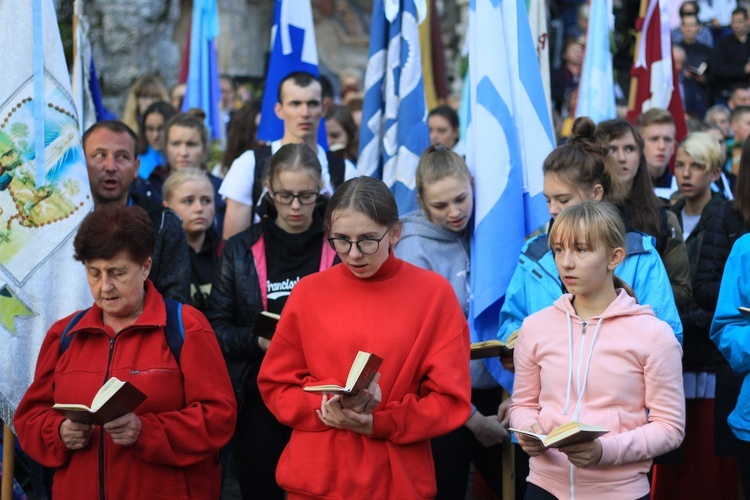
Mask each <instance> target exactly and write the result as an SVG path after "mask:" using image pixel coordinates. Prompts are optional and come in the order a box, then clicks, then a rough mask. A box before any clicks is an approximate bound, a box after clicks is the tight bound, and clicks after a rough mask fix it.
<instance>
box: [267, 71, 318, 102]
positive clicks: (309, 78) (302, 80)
mask: <svg viewBox="0 0 750 500" xmlns="http://www.w3.org/2000/svg"><path fill="white" fill-rule="evenodd" d="M289 80H292V81H293V82H294V84H295V85H297V86H299V87H307V86H308V85H310V84H312V83H313V82H318V83H320V80H319V79H318V77H316V76H315V75H313V74H312V73H308V72H306V71H295V72H293V73H289V74H288V75H286V76H285V77H284V79H283V80H281V82H279V88H278V89H276V100H277V101H278V102H280V103H281V104H284V101H282V100H281V89H282V88H283V87H284V84H285V83H286V82H287V81H289ZM322 93H323V88H322V86H321V96H320V97H321V99H322V98H323V95H322Z"/></svg>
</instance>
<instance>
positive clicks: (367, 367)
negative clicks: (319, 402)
mask: <svg viewBox="0 0 750 500" xmlns="http://www.w3.org/2000/svg"><path fill="white" fill-rule="evenodd" d="M382 362H383V358H381V357H380V356H378V355H376V354H372V353H369V352H363V351H359V352H358V353H357V356H356V357H355V358H354V363H352V367H351V369H350V370H349V376H348V377H346V385H345V386H344V387H341V386H340V385H308V386H305V387H304V388H303V389H304V390H305V391H307V392H325V393H326V394H357V393H358V392H359V391H361V390H362V389H367V386H368V385H370V382H371V381H372V378H373V377H374V376H375V374H376V373H377V372H378V368H380V364H381V363H382Z"/></svg>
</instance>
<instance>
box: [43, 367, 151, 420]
mask: <svg viewBox="0 0 750 500" xmlns="http://www.w3.org/2000/svg"><path fill="white" fill-rule="evenodd" d="M145 400H146V395H145V394H143V393H142V392H141V391H139V390H138V388H137V387H136V386H134V385H133V384H131V383H130V382H123V381H122V380H120V379H118V378H117V377H112V378H111V379H109V380H108V381H107V383H106V384H104V385H103V386H102V388H101V389H99V391H98V392H97V393H96V395H95V396H94V400H93V401H92V402H91V407H88V406H86V405H82V404H69V403H57V404H55V405H53V406H52V408H53V409H55V410H57V411H59V412H61V413H62V414H63V415H65V418H67V419H68V420H70V421H72V422H80V423H84V424H105V423H107V422H110V421H112V420H114V419H116V418H119V417H121V416H123V415H125V414H126V413H130V412H132V411H133V410H135V409H136V408H138V406H139V405H140V404H141V403H143V402H144V401H145Z"/></svg>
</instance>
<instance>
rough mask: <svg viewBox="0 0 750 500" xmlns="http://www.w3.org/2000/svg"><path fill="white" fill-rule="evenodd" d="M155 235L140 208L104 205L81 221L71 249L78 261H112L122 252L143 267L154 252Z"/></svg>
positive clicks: (152, 227) (148, 220) (147, 218)
mask: <svg viewBox="0 0 750 500" xmlns="http://www.w3.org/2000/svg"><path fill="white" fill-rule="evenodd" d="M155 245H156V234H155V233H154V226H153V224H152V223H151V219H150V218H149V216H148V214H146V211H145V210H143V209H142V208H141V207H139V206H135V205H133V206H123V205H120V204H117V203H107V204H104V205H100V206H97V207H96V210H94V211H93V212H91V213H90V214H88V215H87V216H86V217H85V218H84V219H83V222H81V225H80V226H79V228H78V232H77V233H76V237H75V239H74V240H73V248H74V250H75V255H74V256H73V257H74V258H75V259H76V260H77V261H80V262H86V261H88V260H93V259H111V258H112V257H114V256H115V255H116V254H117V253H119V252H122V251H125V252H126V253H127V254H128V257H129V258H130V259H131V260H132V261H133V262H136V263H138V264H143V263H144V262H146V260H148V258H149V257H151V254H152V253H154V246H155Z"/></svg>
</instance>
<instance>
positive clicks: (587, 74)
mask: <svg viewBox="0 0 750 500" xmlns="http://www.w3.org/2000/svg"><path fill="white" fill-rule="evenodd" d="M589 9H590V10H589V28H588V33H587V35H586V54H585V55H584V56H583V69H582V70H581V80H580V82H579V84H578V106H577V107H576V116H588V117H590V118H591V119H592V120H594V123H597V124H598V123H601V122H603V121H605V120H611V119H613V118H617V108H616V107H615V78H614V74H613V73H612V53H611V52H610V50H609V31H610V30H611V29H613V28H614V23H615V18H614V15H613V14H612V0H591V4H590V6H589Z"/></svg>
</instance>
